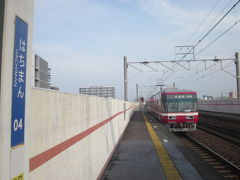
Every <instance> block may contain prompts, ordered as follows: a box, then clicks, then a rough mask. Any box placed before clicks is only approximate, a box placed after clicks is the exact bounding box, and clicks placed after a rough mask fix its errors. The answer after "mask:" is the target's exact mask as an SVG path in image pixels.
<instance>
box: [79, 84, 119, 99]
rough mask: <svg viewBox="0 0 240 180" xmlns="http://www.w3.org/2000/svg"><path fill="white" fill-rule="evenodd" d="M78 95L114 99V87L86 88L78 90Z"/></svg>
mask: <svg viewBox="0 0 240 180" xmlns="http://www.w3.org/2000/svg"><path fill="white" fill-rule="evenodd" d="M79 93H80V94H86V95H93V96H99V97H105V98H115V88H114V87H104V86H91V87H87V88H79Z"/></svg>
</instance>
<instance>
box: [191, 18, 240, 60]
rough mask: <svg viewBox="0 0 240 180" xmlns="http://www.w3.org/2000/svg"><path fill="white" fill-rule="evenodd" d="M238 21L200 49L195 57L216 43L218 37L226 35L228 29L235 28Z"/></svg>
mask: <svg viewBox="0 0 240 180" xmlns="http://www.w3.org/2000/svg"><path fill="white" fill-rule="evenodd" d="M239 22H240V20H238V21H236V22H235V23H234V24H233V25H232V26H230V27H229V28H228V29H227V30H226V31H224V32H223V33H222V34H220V35H219V36H218V37H217V38H215V39H214V40H213V41H211V42H210V43H209V44H208V45H207V46H205V47H204V48H202V49H201V50H200V51H199V52H198V53H197V54H195V56H198V55H199V54H200V53H202V52H203V51H204V50H205V49H207V48H208V47H209V46H211V45H212V44H213V43H214V42H216V41H217V40H218V39H219V38H220V37H222V36H223V35H224V34H225V33H227V32H228V31H229V30H230V29H232V28H233V27H234V26H236V25H237V24H238V23H239Z"/></svg>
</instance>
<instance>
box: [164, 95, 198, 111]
mask: <svg viewBox="0 0 240 180" xmlns="http://www.w3.org/2000/svg"><path fill="white" fill-rule="evenodd" d="M165 111H166V112H194V111H197V96H196V94H176V95H167V98H166V101H165Z"/></svg>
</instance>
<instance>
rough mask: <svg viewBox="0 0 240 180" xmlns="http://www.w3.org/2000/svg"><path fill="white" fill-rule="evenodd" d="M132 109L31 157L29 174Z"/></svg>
mask: <svg viewBox="0 0 240 180" xmlns="http://www.w3.org/2000/svg"><path fill="white" fill-rule="evenodd" d="M133 107H134V106H132V107H130V108H128V109H126V110H125V111H121V112H118V113H116V114H114V115H113V116H111V117H109V118H108V119H106V120H104V121H102V122H100V123H98V124H96V125H95V126H93V127H91V128H89V129H87V130H85V131H83V132H81V133H79V134H77V135H76V136H73V137H72V138H70V139H67V140H66V141H64V142H62V143H60V144H58V145H56V146H54V147H52V148H50V149H48V150H46V151H44V152H42V153H40V154H38V155H36V156H34V157H32V158H31V159H30V160H29V172H31V171H33V170H34V169H36V168H38V167H40V166H41V165H43V164H44V163H46V162H47V161H49V160H50V159H52V158H54V157H55V156H57V155H58V154H60V153H61V152H63V151H65V150H66V149H67V148H69V147H71V146H72V145H74V144H75V143H77V142H78V141H80V140H81V139H83V138H85V137H87V136H88V135H89V134H91V133H92V132H94V131H95V130H97V129H98V128H100V127H102V126H103V125H105V124H106V123H108V122H109V121H111V120H113V119H114V118H115V117H117V116H119V115H120V114H122V113H124V112H126V111H128V110H129V109H131V108H133Z"/></svg>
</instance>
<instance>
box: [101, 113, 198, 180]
mask: <svg viewBox="0 0 240 180" xmlns="http://www.w3.org/2000/svg"><path fill="white" fill-rule="evenodd" d="M144 114H145V115H144ZM144 114H143V113H142V112H139V111H138V112H135V113H134V115H133V117H132V119H131V121H130V123H129V125H128V127H127V129H126V131H125V133H124V135H123V137H122V139H121V140H120V143H119V145H118V147H117V148H116V150H115V152H114V153H113V156H112V159H111V161H110V162H109V164H108V166H107V168H106V170H105V172H104V174H103V176H102V177H101V179H103V180H110V179H111V180H128V179H129V180H130V179H131V180H132V179H138V180H155V179H162V180H164V179H189V180H190V179H194V180H198V179H202V178H201V176H200V175H199V173H198V172H197V171H196V169H195V168H194V167H193V166H192V165H191V163H190V162H189V161H188V160H187V159H185V158H184V156H183V155H182V153H181V152H180V151H179V150H178V149H177V147H176V146H175V145H174V143H172V142H171V139H169V138H167V136H166V135H165V134H164V132H161V133H159V132H157V131H159V128H160V126H161V128H163V129H164V128H165V126H164V125H162V124H158V127H154V126H155V125H154V126H153V129H154V131H156V130H157V131H156V132H155V133H156V137H158V138H159V140H160V143H161V144H160V145H156V144H155V143H153V142H154V141H155V140H153V141H152V138H151V137H152V135H151V136H150V134H151V133H152V132H150V131H149V130H148V128H147V127H146V124H145V121H144V117H145V120H146V119H148V121H149V122H150V123H151V121H153V120H152V119H150V118H151V117H150V116H149V115H148V114H147V113H144ZM151 128H152V127H151ZM165 129H166V128H165ZM156 146H163V148H164V151H166V154H164V153H163V156H162V157H161V158H162V159H164V158H165V156H169V157H170V161H171V163H172V164H173V166H174V168H176V171H177V172H178V173H179V174H180V178H176V177H175V176H173V177H169V173H170V174H171V171H172V172H173V171H174V170H173V169H172V170H171V169H170V170H166V169H167V168H166V167H167V166H168V165H167V164H169V163H167V164H166V163H164V164H161V163H160V157H159V156H158V154H159V152H162V151H159V152H158V147H156ZM162 159H161V162H165V161H163V160H162ZM167 171H168V172H167Z"/></svg>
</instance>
